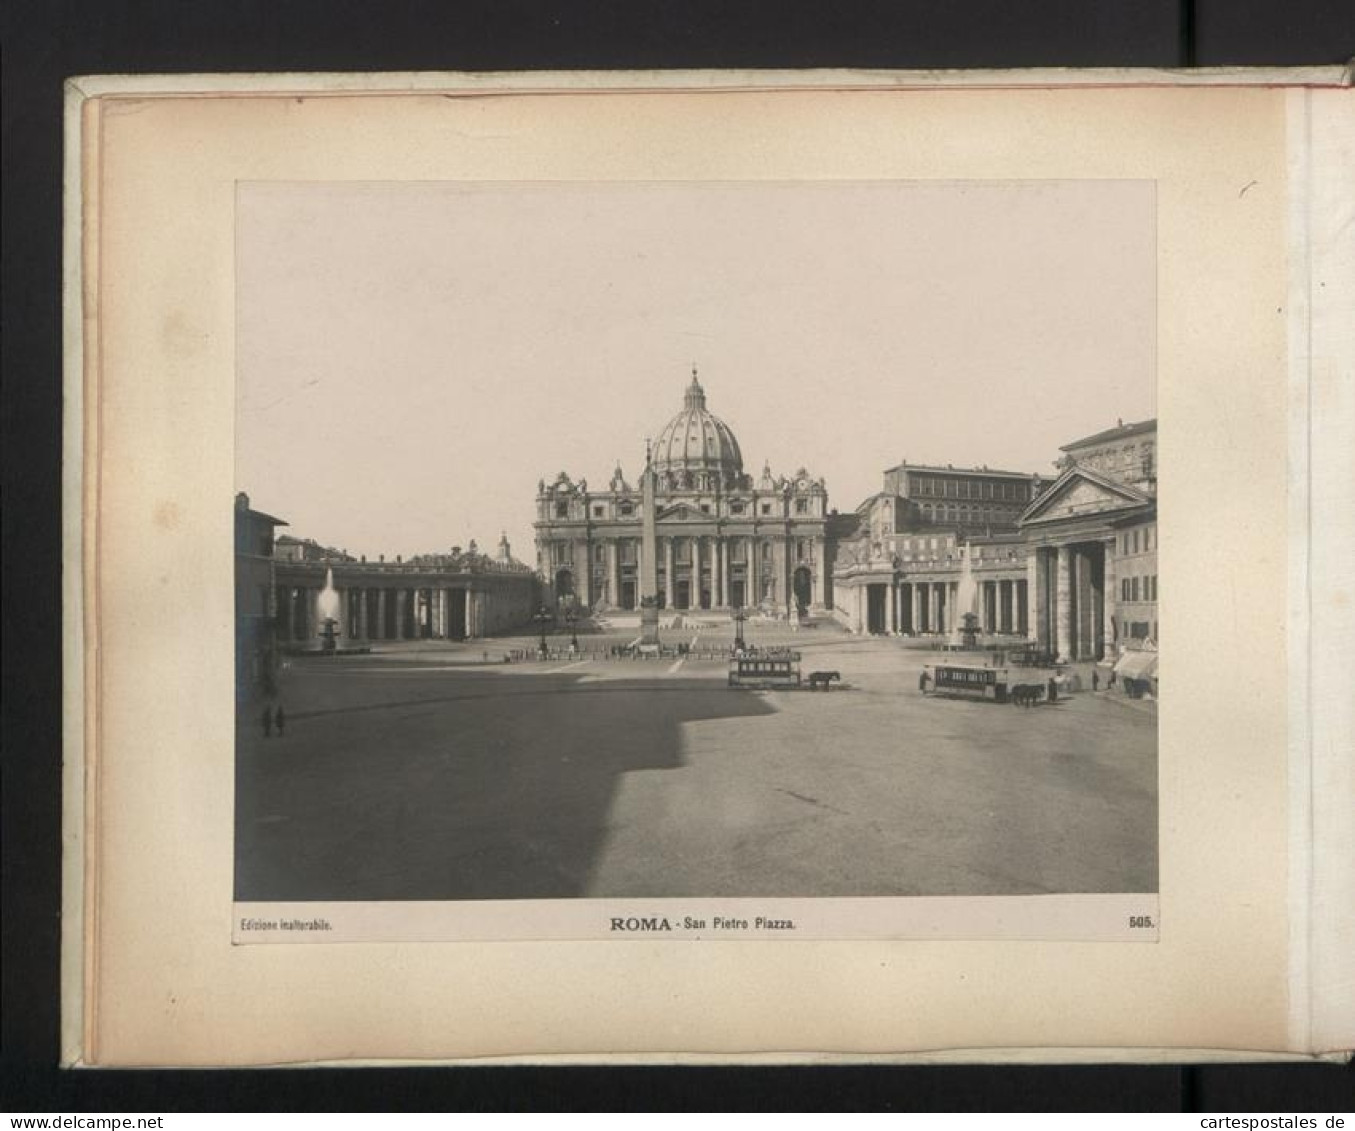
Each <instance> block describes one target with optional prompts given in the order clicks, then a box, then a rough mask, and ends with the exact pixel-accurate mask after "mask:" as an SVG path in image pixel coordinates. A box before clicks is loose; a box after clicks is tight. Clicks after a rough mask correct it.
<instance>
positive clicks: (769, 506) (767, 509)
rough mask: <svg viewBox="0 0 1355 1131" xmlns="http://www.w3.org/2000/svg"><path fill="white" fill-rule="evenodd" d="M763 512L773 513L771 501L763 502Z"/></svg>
mask: <svg viewBox="0 0 1355 1131" xmlns="http://www.w3.org/2000/svg"><path fill="white" fill-rule="evenodd" d="M762 513H763V514H771V513H772V504H771V503H763V504H762Z"/></svg>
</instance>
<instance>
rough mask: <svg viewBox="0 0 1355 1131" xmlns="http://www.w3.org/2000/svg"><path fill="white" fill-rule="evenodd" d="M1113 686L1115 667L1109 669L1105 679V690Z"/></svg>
mask: <svg viewBox="0 0 1355 1131" xmlns="http://www.w3.org/2000/svg"><path fill="white" fill-rule="evenodd" d="M1114 686H1115V669H1114V668H1111V669H1110V676H1109V677H1108V678H1107V679H1106V690H1107V691H1110V690H1111V689H1112V688H1113V687H1114Z"/></svg>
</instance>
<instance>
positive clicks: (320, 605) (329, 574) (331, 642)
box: [315, 569, 340, 652]
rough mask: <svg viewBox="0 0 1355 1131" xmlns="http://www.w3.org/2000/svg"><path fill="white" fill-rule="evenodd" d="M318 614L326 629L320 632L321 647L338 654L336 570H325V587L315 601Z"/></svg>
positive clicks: (325, 650)
mask: <svg viewBox="0 0 1355 1131" xmlns="http://www.w3.org/2000/svg"><path fill="white" fill-rule="evenodd" d="M315 609H316V612H318V613H319V614H320V623H321V624H323V625H324V626H325V627H324V628H323V629H322V630H321V632H320V640H321V641H322V643H321V645H320V647H321V650H322V651H324V652H336V651H338V647H339V635H340V633H339V629H338V624H339V593H338V590H336V589H335V588H334V570H332V569H326V570H325V587H324V588H323V589H322V590H320V596H319V597H317V598H316V599H315Z"/></svg>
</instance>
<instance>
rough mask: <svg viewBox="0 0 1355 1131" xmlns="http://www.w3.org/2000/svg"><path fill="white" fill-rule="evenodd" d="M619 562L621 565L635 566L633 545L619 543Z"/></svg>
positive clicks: (630, 543) (631, 543)
mask: <svg viewBox="0 0 1355 1131" xmlns="http://www.w3.org/2000/svg"><path fill="white" fill-rule="evenodd" d="M621 562H622V564H623V565H634V564H635V543H634V542H631V541H627V542H622V543H621Z"/></svg>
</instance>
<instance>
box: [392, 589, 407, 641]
mask: <svg viewBox="0 0 1355 1131" xmlns="http://www.w3.org/2000/svg"><path fill="white" fill-rule="evenodd" d="M408 607H409V592H408V591H407V590H405V589H397V590H396V591H395V639H396V640H403V639H404V638H405V622H406V615H405V610H406V609H407V608H408Z"/></svg>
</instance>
